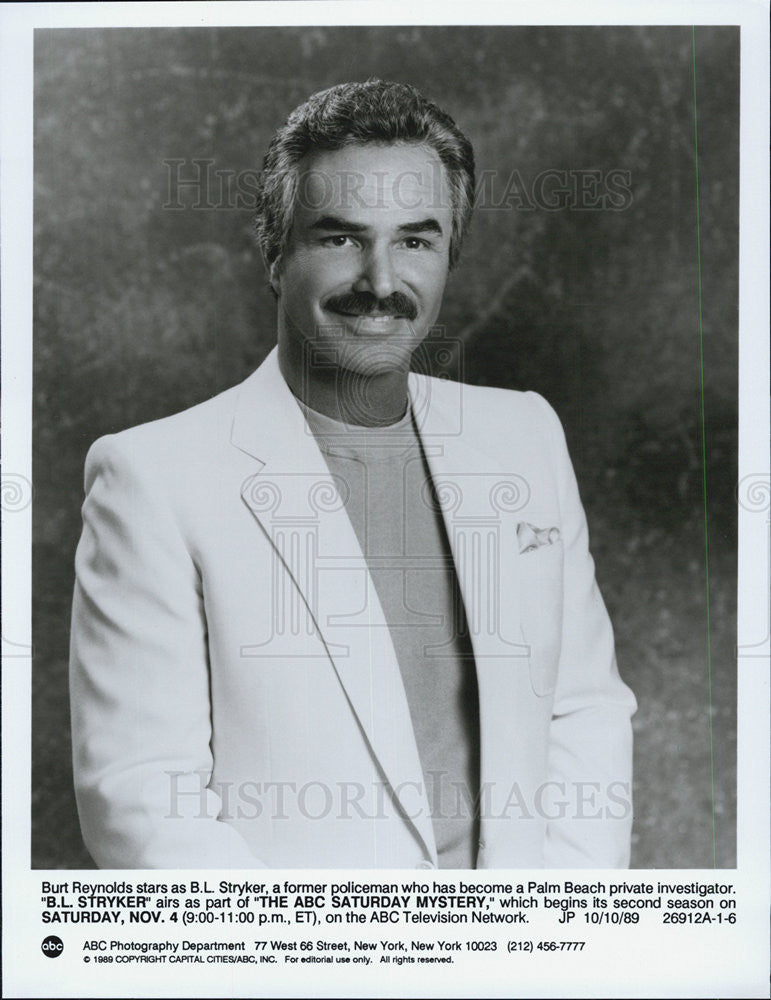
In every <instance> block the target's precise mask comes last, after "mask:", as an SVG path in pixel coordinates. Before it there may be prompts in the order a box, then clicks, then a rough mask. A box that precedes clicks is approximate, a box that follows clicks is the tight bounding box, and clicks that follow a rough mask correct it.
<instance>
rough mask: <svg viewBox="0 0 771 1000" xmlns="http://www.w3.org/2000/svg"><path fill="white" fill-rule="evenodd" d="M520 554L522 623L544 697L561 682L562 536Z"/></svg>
mask: <svg viewBox="0 0 771 1000" xmlns="http://www.w3.org/2000/svg"><path fill="white" fill-rule="evenodd" d="M519 558H520V609H521V624H522V632H523V634H524V637H525V642H526V643H527V645H528V646H529V647H530V683H531V684H532V687H533V691H535V693H536V694H537V695H538V696H539V698H543V697H546V695H549V694H551V693H552V692H553V691H554V688H555V687H556V685H557V670H558V667H559V658H560V650H561V647H562V561H563V545H562V539H558V540H557V541H555V542H552V544H551V545H542V546H540V547H539V548H537V549H533V550H532V551H530V552H525V553H523V554H521V555H520V557H519Z"/></svg>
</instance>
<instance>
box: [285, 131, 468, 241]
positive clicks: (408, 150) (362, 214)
mask: <svg viewBox="0 0 771 1000" xmlns="http://www.w3.org/2000/svg"><path fill="white" fill-rule="evenodd" d="M451 214H452V205H451V199H450V187H449V183H448V178H447V171H446V169H445V167H444V164H443V163H442V161H441V160H440V159H439V156H438V154H437V153H436V152H435V151H434V150H433V149H432V148H431V147H430V146H426V145H424V144H422V143H393V144H378V143H368V144H367V145H354V146H345V147H343V148H342V149H335V150H320V151H319V152H316V153H312V154H311V155H310V156H308V157H306V158H305V160H304V161H303V162H302V164H301V168H300V176H299V189H298V198H297V202H296V212H295V219H296V221H297V222H298V223H300V224H302V223H303V222H305V223H309V224H310V223H312V222H313V221H314V220H315V219H317V218H320V217H322V216H325V215H333V216H335V217H338V218H341V219H346V220H349V221H351V222H359V223H365V224H371V225H379V224H383V225H388V224H390V223H392V222H396V223H397V224H398V223H399V222H404V221H414V220H416V219H418V218H420V219H424V218H427V217H433V218H436V219H437V220H438V221H440V222H444V223H446V222H447V220H448V219H449V218H450V216H451ZM442 228H443V229H444V228H445V226H444V225H443V226H442Z"/></svg>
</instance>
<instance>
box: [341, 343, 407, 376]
mask: <svg viewBox="0 0 771 1000" xmlns="http://www.w3.org/2000/svg"><path fill="white" fill-rule="evenodd" d="M415 346H416V345H415V344H414V343H413V342H412V341H410V342H409V343H406V342H405V341H404V339H403V338H400V339H399V341H398V342H395V341H393V340H382V341H371V340H367V341H364V340H359V341H357V342H356V343H350V342H349V343H347V344H346V345H345V347H343V349H342V350H341V351H340V353H339V357H338V361H337V365H338V367H339V368H342V369H345V370H346V371H348V372H352V373H354V374H356V375H360V376H361V377H362V378H368V377H374V376H377V375H389V374H392V373H394V374H395V373H397V372H402V373H404V372H407V371H409V369H410V361H411V358H412V351H413V349H414V347H415Z"/></svg>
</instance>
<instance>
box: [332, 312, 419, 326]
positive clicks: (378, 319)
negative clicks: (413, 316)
mask: <svg viewBox="0 0 771 1000" xmlns="http://www.w3.org/2000/svg"><path fill="white" fill-rule="evenodd" d="M332 312H336V313H337V314H338V315H339V316H348V317H349V318H350V319H357V320H360V321H361V322H365V323H388V322H390V321H392V320H395V319H406V317H405V316H403V315H402V314H401V313H376V312H366V313H359V312H346V311H345V310H344V309H333V310H332Z"/></svg>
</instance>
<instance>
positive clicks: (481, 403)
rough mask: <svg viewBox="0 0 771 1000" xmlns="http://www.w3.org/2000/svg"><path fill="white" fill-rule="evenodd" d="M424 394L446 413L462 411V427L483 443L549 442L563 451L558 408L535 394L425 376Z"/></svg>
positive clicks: (423, 377) (562, 436)
mask: <svg viewBox="0 0 771 1000" xmlns="http://www.w3.org/2000/svg"><path fill="white" fill-rule="evenodd" d="M421 378H422V379H423V386H424V392H426V393H427V394H429V396H430V398H432V399H433V400H434V401H435V402H438V403H439V405H440V406H441V407H442V408H443V409H447V408H449V407H450V406H455V407H458V406H459V407H460V408H461V416H462V423H463V425H464V427H465V429H466V430H467V431H468V432H469V433H470V434H472V435H475V434H479V436H480V439H484V438H485V437H489V436H493V437H495V436H496V431H498V432H499V433H501V434H503V435H504V436H507V437H509V438H511V437H512V436H513V437H521V436H523V435H525V436H528V437H530V438H537V439H539V440H541V441H543V440H544V439H549V440H550V441H552V442H553V443H554V444H557V445H558V446H559V447H558V448H557V450H558V451H559V450H560V447H561V444H562V442H563V441H564V435H563V431H562V423H561V422H560V418H559V417H558V416H557V413H556V411H555V409H554V407H553V406H552V405H551V404H550V403H549V402H548V401H547V400H546V399H545V398H544V397H543V396H542V395H540V393H538V392H534V391H533V390H529V389H528V390H524V391H523V390H519V389H503V388H499V387H497V386H482V385H471V384H470V383H468V382H453V381H450V380H449V379H438V378H433V377H431V376H421Z"/></svg>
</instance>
